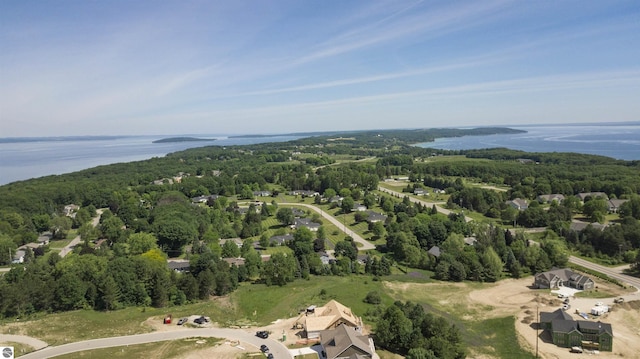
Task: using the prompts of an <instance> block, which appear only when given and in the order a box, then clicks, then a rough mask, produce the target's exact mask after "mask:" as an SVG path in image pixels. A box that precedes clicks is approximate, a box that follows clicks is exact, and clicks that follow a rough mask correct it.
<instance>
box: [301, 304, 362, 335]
mask: <svg viewBox="0 0 640 359" xmlns="http://www.w3.org/2000/svg"><path fill="white" fill-rule="evenodd" d="M338 320H342V321H344V322H346V323H349V325H350V326H353V327H358V326H360V319H359V318H358V317H356V316H355V315H354V314H353V312H352V311H351V309H349V308H348V307H345V306H344V305H342V304H340V303H338V302H337V301H335V300H331V301H329V302H328V303H327V304H325V305H324V306H323V307H319V308H316V310H315V315H309V316H307V317H306V320H305V328H306V329H307V332H315V331H320V330H325V329H327V328H329V327H330V326H331V325H332V324H334V323H335V322H337V321H338Z"/></svg>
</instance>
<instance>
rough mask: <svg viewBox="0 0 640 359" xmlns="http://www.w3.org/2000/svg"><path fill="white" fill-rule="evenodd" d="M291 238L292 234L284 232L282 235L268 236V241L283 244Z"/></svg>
mask: <svg viewBox="0 0 640 359" xmlns="http://www.w3.org/2000/svg"><path fill="white" fill-rule="evenodd" d="M291 240H293V235H292V234H285V235H284V236H273V237H271V238H269V242H273V243H277V244H285V243H286V242H288V241H291Z"/></svg>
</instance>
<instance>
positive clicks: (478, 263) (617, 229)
mask: <svg viewBox="0 0 640 359" xmlns="http://www.w3.org/2000/svg"><path fill="white" fill-rule="evenodd" d="M516 132H520V131H517V130H512V129H505V128H477V129H467V130H457V129H429V130H384V131H358V132H351V133H346V132H345V133H336V134H329V135H322V136H310V137H306V138H302V139H298V140H295V141H290V142H276V143H265V144H256V145H248V146H225V147H220V146H215V145H214V146H207V147H201V148H195V149H189V150H185V151H180V152H175V153H171V154H168V155H166V156H165V157H162V158H152V159H149V160H145V161H137V162H131V163H118V164H113V165H106V166H99V167H95V168H90V169H86V170H83V171H78V172H74V173H70V174H65V175H57V176H47V177H42V178H37V179H32V180H27V181H20V182H14V183H10V184H7V185H4V186H0V265H4V266H10V267H11V269H10V270H9V271H8V272H6V274H4V275H3V276H2V277H1V278H0V293H2V295H0V317H1V318H5V319H11V318H17V317H20V318H25V317H29V316H30V315H35V314H37V313H42V312H64V311H71V310H76V309H83V308H84V309H91V310H97V311H113V310H119V309H122V310H124V308H127V307H141V308H144V307H149V306H152V307H156V308H163V307H174V308H180V307H183V306H188V305H192V304H194V303H209V302H208V301H210V300H211V298H213V297H219V296H230V295H242V298H245V299H240V298H236V300H237V303H238V306H239V309H236V310H237V312H234V313H233V314H228V315H229V316H234V320H240V318H242V319H243V320H254V321H259V320H263V321H265V322H269V321H272V320H275V319H277V318H279V317H273V318H272V317H269V316H268V315H267V314H264V313H263V312H261V311H260V310H256V308H262V307H260V306H259V305H258V304H255V303H254V304H252V305H253V306H247V307H243V305H244V304H243V303H246V300H247V299H246V298H249V297H251V296H252V295H253V296H255V295H257V294H255V293H257V292H253V293H254V294H251V293H252V291H258V290H262V289H258V288H263V289H264V290H265V291H268V290H270V289H269V288H280V287H286V286H296V285H303V286H310V285H312V284H311V283H314V282H315V283H329V282H322V281H323V279H324V278H335V279H334V280H333V282H335V283H345V281H352V282H350V283H352V284H351V286H352V287H353V293H358V294H357V295H358V297H357V298H354V297H353V295H352V294H350V296H348V295H347V294H345V293H344V291H339V290H337V289H336V290H335V292H332V289H324V288H323V289H322V291H320V294H319V296H320V297H319V298H336V297H338V298H339V299H340V300H343V301H345V302H346V303H347V304H348V305H350V306H352V307H354V308H356V310H359V311H360V313H359V315H362V316H363V317H364V320H365V323H366V324H368V325H370V326H371V327H372V330H373V331H374V332H375V330H376V328H380V330H381V332H380V333H379V338H380V341H379V342H377V343H376V344H377V345H378V343H379V346H380V347H381V348H383V349H386V350H388V351H390V352H393V353H398V354H401V355H407V357H416V358H418V357H422V356H419V355H418V353H431V354H429V355H433V357H438V358H463V357H465V355H467V354H468V350H469V349H468V347H470V346H473V345H474V343H477V342H480V341H482V342H485V341H489V342H490V343H491V345H492V346H493V347H496V348H500V347H501V346H505V347H507V346H510V347H516V348H517V347H518V343H517V339H515V337H513V338H512V339H511V340H512V342H509V343H506V344H505V343H503V342H502V341H498V340H506V339H504V338H503V337H502V334H501V333H502V332H500V333H498V332H495V333H494V334H495V335H493V336H492V335H489V334H486V333H487V332H486V331H487V330H496V331H497V330H503V329H499V328H503V325H506V327H504V328H506V329H504V330H505V332H504V333H513V318H511V317H507V318H504V322H501V323H502V324H500V325H496V326H490V327H491V329H487V328H486V327H485V328H484V329H483V330H482V331H480V330H475V331H474V330H472V329H473V328H476V329H477V327H476V325H477V324H478V323H476V322H474V321H471V320H469V319H465V318H466V316H465V314H459V315H458V314H446V313H441V312H438V311H437V310H429V308H432V307H431V306H430V304H425V303H423V304H422V305H416V304H415V303H412V302H411V301H409V300H408V299H407V298H401V299H403V300H404V301H400V299H398V297H397V295H398V293H390V292H387V291H386V290H385V288H386V287H385V286H384V285H382V284H381V283H389V282H394V281H400V282H402V283H404V282H410V283H412V282H416V283H424V282H430V283H431V282H437V281H441V282H462V281H471V282H498V281H501V280H503V279H505V278H520V277H523V276H528V275H532V274H535V273H539V272H542V271H546V270H549V269H551V268H552V267H563V266H566V265H567V262H568V256H569V254H571V253H575V254H579V255H582V256H584V257H590V258H593V259H594V260H598V261H600V262H603V263H608V264H622V263H629V264H631V268H632V270H633V269H635V270H638V269H639V268H640V195H639V194H640V161H620V160H614V159H611V158H607V157H602V156H593V155H582V154H575V153H527V152H522V151H512V150H507V149H484V150H468V151H445V150H438V149H432V148H421V147H417V146H415V144H416V143H424V142H429V141H432V140H433V139H435V138H439V137H452V136H467V135H486V134H495V133H516ZM327 216H328V217H330V218H332V219H333V220H329V219H328V218H327ZM336 223H337V224H336ZM528 228H538V229H539V230H538V231H537V232H535V233H534V234H532V233H529V232H527V231H525V230H526V229H528ZM347 229H350V230H352V231H353V233H354V235H353V236H346V235H345V234H344V232H345V231H346V230H347ZM356 237H357V238H356ZM74 238H78V243H77V245H75V246H74V247H73V248H70V252H69V253H68V254H67V253H66V252H65V249H63V248H64V247H65V246H67V244H68V243H70V241H71V240H73V239H74ZM532 241H533V242H535V243H536V245H531V243H532ZM365 245H366V246H365ZM363 248H367V249H363ZM436 248H437V250H436ZM18 254H20V255H21V256H22V257H20V258H17V257H16V255H18ZM176 260H177V262H175V261H176ZM171 263H174V264H171ZM175 263H182V264H180V266H181V267H180V268H182V269H185V268H186V270H179V271H178V270H176V269H177V267H176V264H175ZM309 279H314V281H309ZM353 283H358V284H353ZM327 287H330V284H327ZM360 291H364V292H363V293H361V292H360ZM234 293H241V294H234ZM261 293H262V292H261ZM265 293H266V292H265ZM271 293H272V294H270V295H278V294H274V293H276V292H275V291H274V292H271ZM301 293H302V292H300V293H298V292H295V293H293V292H292V293H289V294H287V295H291V296H293V297H295V298H300V301H301V302H300V303H296V305H309V304H313V303H309V301H311V299H309V298H314V299H313V300H319V299H318V297H316V296H315V294H314V295H313V296H311V295H310V294H308V295H307V296H304V297H303V296H302V294H301ZM298 295H301V297H296V296H298ZM331 295H333V296H334V297H331ZM394 302H395V304H394ZM211 305H212V306H215V305H216V304H211ZM249 308H251V309H249ZM425 309H426V310H427V312H428V313H426V314H425V313H424V312H423V310H425ZM432 309H433V308H432ZM174 310H177V309H174ZM212 310H213V309H212ZM293 310H297V308H293ZM264 311H265V313H266V312H267V309H264ZM251 312H253V314H251ZM269 313H270V312H269ZM279 314H281V313H278V315H279ZM251 318H253V319H251ZM256 318H261V319H256ZM229 320H231V319H229ZM500 320H503V319H500ZM505 323H506V324H505ZM399 327H402V328H403V329H402V330H401V331H397V330H395V329H394V328H399ZM494 327H495V328H494ZM383 328H386V329H384V330H385V331H384V334H383V332H382V330H383ZM509 328H511V329H509ZM480 332H483V333H484V334H479V333H480ZM474 333H475V334H474ZM392 334H393V335H392ZM462 334H464V335H462ZM396 336H398V337H396ZM399 336H403V337H399ZM407 338H416V340H413V341H411V340H407ZM492 338H494V339H492ZM496 338H499V339H496ZM492 340H494V341H496V342H492ZM477 350H482V349H477ZM487 350H489V349H487ZM492 350H493V349H492ZM498 350H500V349H498ZM507 352H508V351H507ZM477 353H478V352H476V354H477ZM508 353H511V354H513V352H508ZM522 353H526V354H528V352H522ZM511 354H505V356H504V357H508V356H509V355H511ZM518 355H519V354H518ZM523 355H524V354H523ZM425 357H429V356H425Z"/></svg>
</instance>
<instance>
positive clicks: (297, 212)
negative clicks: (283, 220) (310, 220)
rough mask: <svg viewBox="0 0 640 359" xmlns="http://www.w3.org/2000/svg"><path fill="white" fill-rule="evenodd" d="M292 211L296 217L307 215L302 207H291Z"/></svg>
mask: <svg viewBox="0 0 640 359" xmlns="http://www.w3.org/2000/svg"><path fill="white" fill-rule="evenodd" d="M291 213H293V216H294V217H304V216H306V215H307V214H306V213H305V211H303V210H301V209H300V208H291Z"/></svg>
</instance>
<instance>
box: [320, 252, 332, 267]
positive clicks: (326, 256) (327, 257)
mask: <svg viewBox="0 0 640 359" xmlns="http://www.w3.org/2000/svg"><path fill="white" fill-rule="evenodd" d="M318 255H319V257H320V262H322V264H324V265H329V264H331V263H333V262H335V261H336V257H335V256H334V255H333V253H327V252H320V253H318Z"/></svg>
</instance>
